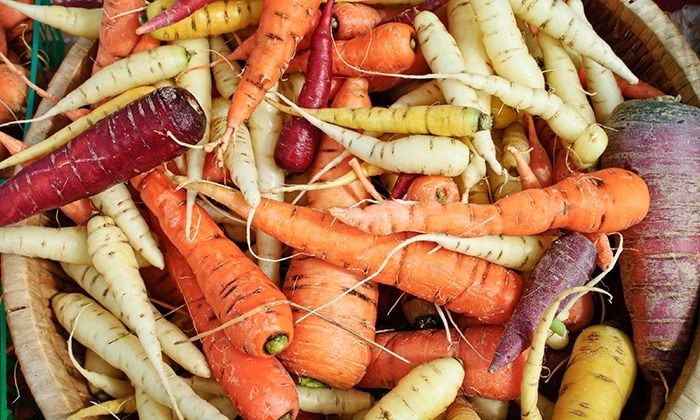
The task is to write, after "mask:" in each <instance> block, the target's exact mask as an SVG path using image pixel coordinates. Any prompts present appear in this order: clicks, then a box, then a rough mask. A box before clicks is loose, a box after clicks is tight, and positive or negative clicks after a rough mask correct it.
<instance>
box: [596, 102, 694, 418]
mask: <svg viewBox="0 0 700 420" xmlns="http://www.w3.org/2000/svg"><path fill="white" fill-rule="evenodd" d="M606 125H607V126H608V127H610V129H609V130H607V131H608V137H609V144H608V148H607V150H606V151H605V153H604V154H603V156H602V160H601V163H602V165H603V166H604V167H611V166H616V167H621V168H626V169H629V170H631V171H634V172H636V173H637V174H638V175H639V176H641V177H642V178H643V179H644V180H645V181H646V183H647V185H648V187H649V193H650V196H651V205H650V208H649V213H648V214H647V216H646V218H645V219H644V220H642V221H641V222H640V223H639V224H637V225H635V226H632V227H631V228H629V229H627V230H626V231H624V232H622V234H623V237H624V251H623V252H622V254H621V255H620V260H619V264H620V276H621V278H622V282H623V287H624V296H625V304H626V305H627V309H628V310H629V312H630V317H631V320H632V335H633V341H634V346H635V351H636V353H637V361H638V363H639V365H640V367H641V370H642V373H643V374H644V377H645V378H646V379H647V380H648V381H649V382H650V383H651V386H652V391H651V394H652V398H651V409H650V413H649V414H650V415H651V416H654V415H655V414H656V413H657V412H658V410H659V409H660V407H661V405H662V404H663V402H664V395H665V392H666V388H665V384H664V380H665V382H666V384H667V385H668V387H669V388H670V387H673V384H674V383H675V382H676V379H677V378H678V375H679V373H680V371H681V368H682V367H683V363H684V362H685V359H686V357H687V355H688V351H689V347H690V344H691V339H692V338H691V337H692V331H693V323H694V320H695V316H696V308H697V303H698V292H699V291H700V178H699V177H698V169H699V168H700V144H699V143H698V140H699V139H700V109H699V108H696V107H692V106H689V105H684V104H680V103H675V102H662V101H658V100H631V101H627V102H623V103H622V104H620V105H619V106H618V107H617V108H615V110H614V111H613V113H612V114H611V115H610V118H609V120H608V122H607V123H606ZM661 375H663V380H662V378H661Z"/></svg>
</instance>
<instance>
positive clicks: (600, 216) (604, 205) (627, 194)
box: [330, 168, 649, 236]
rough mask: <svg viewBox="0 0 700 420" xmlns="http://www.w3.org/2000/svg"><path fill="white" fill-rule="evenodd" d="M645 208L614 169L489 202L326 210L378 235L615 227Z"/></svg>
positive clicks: (641, 190)
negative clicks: (404, 232) (405, 232)
mask: <svg viewBox="0 0 700 420" xmlns="http://www.w3.org/2000/svg"><path fill="white" fill-rule="evenodd" d="M648 210H649V189H648V188H647V185H646V183H645V182H644V180H643V179H642V178H641V177H639V176H638V175H636V174H634V173H633V172H630V171H627V170H625V169H620V168H609V169H603V170H600V171H597V172H593V173H590V174H581V175H575V176H570V177H568V178H565V179H564V180H562V181H560V182H559V183H557V184H554V185H552V186H550V187H547V188H543V189H530V190H526V191H520V192H518V193H515V194H511V195H509V196H507V197H505V198H503V199H501V200H499V201H497V202H496V203H494V204H463V203H448V204H442V205H440V204H438V203H430V202H428V203H415V204H412V205H405V204H399V203H397V202H395V201H384V202H382V203H379V204H374V205H371V206H368V207H365V208H362V209H360V208H351V209H340V208H334V209H330V213H331V214H332V215H333V216H334V217H335V218H337V219H339V220H341V221H343V222H345V223H348V224H350V225H351V226H356V227H359V228H360V229H362V230H364V231H367V232H371V233H374V234H379V235H387V234H389V233H392V232H402V231H412V232H444V233H449V234H452V235H457V236H483V235H500V234H503V235H536V234H540V233H542V232H545V231H547V230H549V229H555V228H563V229H569V230H572V231H576V232H584V233H589V232H618V231H621V230H624V229H627V228H628V227H630V226H632V225H634V224H636V223H638V222H639V221H641V220H642V219H643V218H644V216H646V214H647V211H648Z"/></svg>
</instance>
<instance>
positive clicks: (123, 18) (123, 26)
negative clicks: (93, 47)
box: [92, 0, 144, 74]
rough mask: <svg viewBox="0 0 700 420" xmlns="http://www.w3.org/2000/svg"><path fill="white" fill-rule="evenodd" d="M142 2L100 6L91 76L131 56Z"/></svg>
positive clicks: (118, 0)
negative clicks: (100, 19) (100, 13)
mask: <svg viewBox="0 0 700 420" xmlns="http://www.w3.org/2000/svg"><path fill="white" fill-rule="evenodd" d="M143 4H144V2H143V0H105V2H104V4H103V6H102V26H101V28H100V44H99V47H98V49H97V57H96V58H95V64H94V66H93V68H92V74H95V73H97V72H98V71H99V70H101V69H102V68H103V67H105V66H107V65H109V64H112V63H113V62H115V61H117V60H120V59H122V58H124V57H127V56H128V55H129V54H131V51H132V50H133V49H134V47H135V46H136V44H138V42H139V36H138V35H137V34H136V28H138V26H139V10H140V9H139V8H141V7H143Z"/></svg>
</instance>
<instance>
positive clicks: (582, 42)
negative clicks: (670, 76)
mask: <svg viewBox="0 0 700 420" xmlns="http://www.w3.org/2000/svg"><path fill="white" fill-rule="evenodd" d="M509 2H510V6H511V7H512V9H513V12H514V13H515V14H516V15H517V16H519V17H520V18H521V19H523V20H525V21H527V22H528V23H531V24H533V25H535V26H537V27H538V28H539V29H540V30H541V31H542V32H544V33H546V34H547V35H549V36H551V37H552V38H555V39H558V40H560V41H561V43H562V44H564V45H567V46H569V47H571V48H572V49H574V50H575V51H577V52H578V53H580V54H581V55H582V56H584V57H590V58H592V59H593V60H595V61H596V62H597V63H598V64H601V65H603V66H605V67H607V68H608V69H610V70H612V71H613V72H615V73H617V74H618V75H620V77H622V78H623V79H625V80H627V81H628V82H629V83H630V84H636V83H637V82H638V81H639V79H637V76H635V75H634V73H632V71H631V70H630V69H629V68H628V67H627V65H625V63H624V62H623V61H622V60H621V59H620V58H619V57H618V56H617V55H615V53H614V52H613V50H612V48H610V45H608V44H607V43H606V42H605V41H604V40H603V39H602V38H601V37H600V36H598V34H597V33H596V32H595V30H593V28H592V27H591V26H589V25H586V23H585V22H584V21H583V20H582V19H581V18H579V17H578V16H576V14H575V13H574V11H573V10H571V8H570V7H569V6H567V5H566V3H565V2H564V1H548V0H509Z"/></svg>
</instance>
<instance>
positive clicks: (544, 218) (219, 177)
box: [0, 0, 700, 420]
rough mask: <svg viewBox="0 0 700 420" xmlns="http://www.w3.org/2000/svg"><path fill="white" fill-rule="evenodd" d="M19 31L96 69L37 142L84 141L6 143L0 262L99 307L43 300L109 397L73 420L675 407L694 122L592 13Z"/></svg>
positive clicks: (699, 243)
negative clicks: (83, 56) (22, 265)
mask: <svg viewBox="0 0 700 420" xmlns="http://www.w3.org/2000/svg"><path fill="white" fill-rule="evenodd" d="M9 11H12V13H15V11H17V12H19V13H21V16H22V17H23V19H24V18H25V17H26V18H31V19H35V20H37V21H40V22H42V23H45V24H48V25H51V26H54V27H57V28H59V29H61V30H63V31H65V32H67V33H71V34H74V35H77V36H84V37H88V38H94V39H98V42H99V47H98V50H97V57H96V59H95V61H94V68H93V74H92V76H91V77H90V78H89V79H88V80H86V81H84V82H83V83H82V84H81V85H80V86H78V87H77V88H76V89H75V90H74V91H72V92H70V93H69V94H67V95H66V96H65V97H63V98H53V99H52V100H54V103H55V105H54V106H53V107H52V108H51V109H50V110H49V111H48V112H47V113H45V114H44V115H40V116H36V117H35V118H34V119H33V121H40V120H45V119H48V118H51V117H54V116H56V115H60V114H65V115H67V116H68V117H69V118H70V119H71V120H72V122H71V123H70V124H69V125H67V126H66V127H64V128H62V129H60V130H59V131H57V132H55V133H53V134H51V135H50V136H49V137H48V138H46V139H45V140H44V141H42V142H40V143H38V144H36V145H33V146H31V147H27V146H26V145H25V144H23V143H22V142H20V141H18V140H17V139H15V138H13V137H11V136H9V135H7V134H4V133H2V132H0V143H1V144H2V145H3V146H4V147H5V148H6V149H7V150H8V151H9V152H11V153H12V156H11V157H8V158H6V159H4V160H2V161H0V169H5V168H15V170H16V171H15V175H14V176H13V177H12V178H10V179H9V180H8V181H7V182H5V183H4V184H2V185H0V197H2V200H0V226H4V227H2V228H0V252H1V253H14V254H21V255H26V256H31V257H38V258H47V259H51V260H55V261H58V262H59V263H60V265H61V267H62V268H63V270H64V271H65V273H66V274H67V277H70V278H71V279H73V280H74V281H75V283H76V284H77V285H79V286H80V288H82V289H83V292H81V293H59V294H57V295H55V296H52V297H51V302H50V304H51V306H52V308H53V310H54V312H55V315H56V318H57V320H58V322H59V323H60V324H61V325H62V326H63V327H64V329H65V332H66V337H67V338H68V340H67V343H68V349H69V354H70V355H71V361H72V363H73V364H74V365H75V368H76V369H78V370H79V371H80V373H81V374H83V376H85V378H86V380H87V381H88V383H89V384H90V389H91V392H92V398H93V403H92V404H91V405H90V406H88V407H86V408H84V409H83V410H80V411H78V412H76V413H66V414H70V415H71V417H70V418H82V417H86V416H91V415H100V414H115V415H116V414H120V413H124V414H126V413H133V412H136V411H137V412H138V415H139V417H140V418H145V419H160V418H174V417H177V418H192V419H195V418H197V419H200V418H201V419H219V418H234V417H236V416H240V417H241V418H243V419H284V420H288V419H295V418H299V419H302V418H303V419H312V418H313V419H315V418H323V416H326V417H329V418H342V419H389V418H392V419H433V418H441V419H452V420H454V419H472V418H482V419H504V418H507V417H508V416H510V417H513V416H515V417H517V415H518V414H517V413H519V415H520V416H521V418H527V419H530V418H532V419H535V418H545V419H550V418H552V419H563V418H579V417H587V418H595V419H602V418H611V419H612V418H619V417H620V416H621V415H622V413H623V409H625V406H626V405H627V408H626V409H625V410H626V411H625V412H627V413H632V412H634V413H637V415H639V414H640V413H641V414H644V413H646V414H647V415H648V416H649V417H650V418H653V417H655V416H656V415H657V414H658V413H659V411H660V410H661V409H662V407H663V405H664V402H665V401H664V400H665V398H666V397H667V395H668V392H667V391H668V390H669V389H671V388H672V387H673V385H674V384H675V382H676V380H677V378H678V376H679V374H680V368H681V366H682V365H683V362H684V360H685V358H686V356H687V353H688V351H689V346H690V342H691V336H692V331H693V328H694V324H693V322H694V319H695V311H696V304H697V297H698V290H697V289H698V280H699V278H700V257H699V255H698V250H699V249H700V234H699V233H698V232H700V211H697V210H700V209H698V208H697V207H698V203H700V200H699V199H698V190H699V188H700V186H699V184H698V181H697V177H696V176H695V171H694V170H693V169H694V168H697V167H700V147H698V146H697V144H696V141H697V140H696V139H697V138H698V136H699V135H700V128H699V127H700V111H699V110H698V109H697V108H694V107H691V106H688V105H684V104H682V103H681V102H680V101H682V99H683V98H680V101H679V98H673V97H669V96H665V95H664V92H661V91H659V90H658V89H656V88H655V87H654V86H652V85H650V84H648V83H645V82H644V81H640V80H639V79H638V78H637V77H636V76H635V75H634V74H633V72H632V71H631V70H630V69H629V68H628V67H627V66H626V65H625V63H623V62H622V61H621V60H620V59H619V58H618V57H617V56H616V55H615V54H614V53H613V51H612V49H611V48H610V47H609V46H608V45H607V44H606V43H605V41H604V40H603V39H602V38H600V37H599V36H598V34H596V32H595V30H594V29H593V27H592V26H591V25H590V24H589V23H588V21H587V20H586V17H585V13H584V9H583V4H582V3H581V2H580V0H568V1H567V2H564V1H561V2H550V1H544V0H527V1H517V0H472V1H461V0H449V1H447V0H425V1H423V2H418V1H412V0H399V1H397V0H373V1H368V2H354V1H348V2H343V1H339V0H336V2H335V3H334V2H333V1H328V2H321V1H320V0H290V1H272V0H226V1H211V0H177V1H174V2H173V1H171V0H156V1H154V2H152V3H148V4H144V2H143V0H105V2H104V5H103V7H102V8H101V9H83V8H78V7H60V6H33V5H27V4H25V3H18V2H15V1H13V0H0V16H4V14H5V13H9ZM588 12H589V13H595V11H588ZM0 22H2V19H0ZM0 52H3V56H4V54H5V52H4V51H0ZM8 66H12V64H8ZM14 70H17V69H13V71H14ZM668 93H671V92H668ZM42 94H44V95H46V94H45V93H42ZM49 99H51V98H49ZM3 103H4V102H3ZM16 123H17V121H15V120H14V119H12V120H9V121H7V122H4V124H3V125H0V128H1V127H7V126H11V125H13V124H16ZM57 208H58V209H60V210H61V212H60V213H58V214H59V222H60V223H59V225H60V226H61V227H58V228H57V227H41V226H29V225H27V224H26V223H24V221H25V219H27V218H30V217H31V216H33V215H36V214H38V213H41V212H45V211H50V210H54V209H57ZM51 214H56V213H51ZM70 220H72V223H70V222H69V221H70ZM612 270H615V274H614V275H611V276H609V277H608V278H607V279H606V275H608V273H610V272H611V271H612ZM618 274H619V275H618ZM620 280H621V283H622V285H621V286H620V285H619V283H620ZM601 281H602V283H601ZM614 289H618V290H620V289H624V293H618V294H617V295H616V296H614V297H613V295H614V294H615V293H614V292H613V290H614ZM609 290H610V291H609ZM623 295H624V297H623ZM598 297H601V298H602V299H598ZM611 299H612V300H611ZM599 301H600V304H599V303H597V302H599ZM611 302H612V303H611ZM606 314H607V315H606ZM620 314H622V316H623V317H626V316H629V317H630V318H631V327H628V326H626V325H625V323H624V322H621V321H620V319H622V318H621V316H620ZM76 342H78V343H80V345H82V346H78V345H77V344H76ZM557 362H559V363H557ZM543 363H546V365H547V367H546V370H548V371H549V372H550V375H549V376H555V377H556V378H557V379H556V380H555V383H557V384H559V386H558V387H552V386H551V384H549V385H548V384H547V383H546V381H545V380H544V379H543V380H540V377H541V376H542V374H543ZM638 368H639V371H640V373H642V374H643V375H640V377H641V376H643V379H641V378H638V377H637V369H638ZM562 372H564V373H563V376H562V375H561V373H562ZM635 384H636V385H635ZM633 389H635V390H636V391H635V392H636V394H635V396H636V397H637V399H638V401H636V402H632V403H630V404H627V402H628V399H630V395H632V393H633ZM642 401H644V402H645V403H642ZM647 402H648V403H647ZM630 405H635V406H636V407H635V408H634V409H632V411H630V407H629V406H630ZM635 410H636V411H635Z"/></svg>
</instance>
